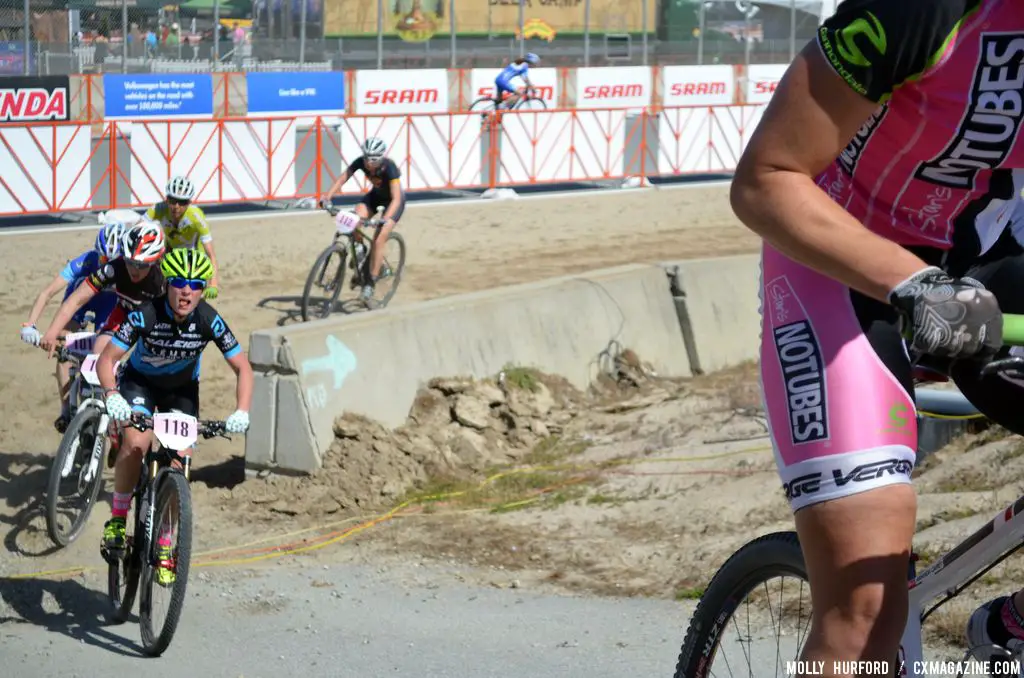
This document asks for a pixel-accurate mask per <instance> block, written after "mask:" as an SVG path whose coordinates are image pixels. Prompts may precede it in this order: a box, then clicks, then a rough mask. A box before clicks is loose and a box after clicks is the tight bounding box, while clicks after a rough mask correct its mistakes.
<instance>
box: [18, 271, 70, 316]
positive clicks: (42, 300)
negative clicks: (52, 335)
mask: <svg viewBox="0 0 1024 678" xmlns="http://www.w3.org/2000/svg"><path fill="white" fill-rule="evenodd" d="M67 284H68V281H67V280H65V279H64V276H62V275H61V274H60V273H58V274H57V277H56V278H54V279H53V280H51V281H50V284H49V285H47V286H46V287H44V288H43V289H42V290H41V291H40V292H39V296H37V297H36V302H35V303H34V304H32V310H31V311H30V312H29V314H28V321H27V322H28V324H29V325H35V324H36V322H37V321H38V320H39V316H41V315H42V314H43V309H44V308H46V304H47V302H49V301H50V299H53V297H54V295H55V294H57V293H58V292H60V291H61V290H62V289H64V288H65V287H67ZM72 315H74V314H73V313H72Z"/></svg>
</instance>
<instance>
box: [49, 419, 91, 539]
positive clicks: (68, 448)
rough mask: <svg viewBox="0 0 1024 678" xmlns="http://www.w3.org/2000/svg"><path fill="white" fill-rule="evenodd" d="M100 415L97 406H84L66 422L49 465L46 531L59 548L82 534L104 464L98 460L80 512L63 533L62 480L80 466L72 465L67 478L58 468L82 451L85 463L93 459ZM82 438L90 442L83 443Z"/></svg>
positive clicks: (79, 469) (79, 471)
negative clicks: (60, 508) (60, 504)
mask: <svg viewBox="0 0 1024 678" xmlns="http://www.w3.org/2000/svg"><path fill="white" fill-rule="evenodd" d="M101 416H102V412H101V411H100V410H99V408H96V407H84V408H82V409H81V410H79V411H78V412H77V413H76V414H75V416H74V417H73V418H72V419H71V422H70V423H69V424H68V428H67V430H66V431H65V432H64V437H63V438H61V441H60V446H59V447H58V448H57V455H56V456H55V457H54V459H53V462H52V464H51V466H50V480H49V483H48V484H47V488H46V531H47V533H48V534H49V535H50V539H51V540H52V541H53V543H54V544H56V545H57V546H60V547H65V546H67V545H68V544H70V543H71V542H73V541H75V539H77V538H78V536H79V535H80V534H81V532H82V529H83V528H84V527H85V524H86V523H87V522H88V520H89V515H90V514H91V513H92V509H93V506H95V505H96V497H97V496H99V493H100V488H101V487H103V464H102V461H101V462H100V463H99V464H98V465H97V468H96V475H95V476H94V477H93V479H92V480H91V481H89V486H88V487H87V488H86V491H85V495H84V496H85V500H86V504H85V507H84V508H83V509H82V512H81V514H80V515H79V516H78V517H77V518H76V519H75V520H74V521H72V523H71V527H70V528H69V529H68V531H67V533H64V532H62V531H61V530H60V525H59V521H58V518H59V516H60V511H59V510H58V509H59V506H58V504H59V502H60V486H61V481H62V480H71V479H73V478H75V477H77V476H78V474H79V473H81V468H80V466H79V465H77V464H73V465H72V467H71V472H70V473H69V474H68V477H67V478H66V479H65V478H62V477H61V469H63V468H64V465H65V463H66V462H67V458H68V456H69V455H72V454H73V455H75V456H76V457H81V456H82V455H83V453H84V454H85V459H84V463H85V464H88V463H89V461H90V460H91V458H92V450H93V444H95V437H96V436H97V435H104V434H103V433H101V432H100V431H99V430H98V427H99V421H100V417H101ZM83 438H84V439H85V440H86V441H87V442H88V443H90V444H89V445H84V444H83V440H82V439H83ZM75 443H77V445H76V444H75ZM76 467H77V468H76Z"/></svg>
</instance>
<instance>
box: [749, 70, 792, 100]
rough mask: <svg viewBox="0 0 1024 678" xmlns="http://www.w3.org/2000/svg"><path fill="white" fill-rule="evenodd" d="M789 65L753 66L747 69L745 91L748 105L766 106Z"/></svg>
mask: <svg viewBox="0 0 1024 678" xmlns="http://www.w3.org/2000/svg"><path fill="white" fill-rule="evenodd" d="M787 68H789V64H753V65H751V66H748V67H747V86H746V89H745V91H744V94H745V96H746V101H747V103H748V104H766V103H768V101H769V100H770V99H771V98H772V94H773V93H774V92H775V88H776V87H778V86H779V80H782V75H783V73H785V72H786V69H787Z"/></svg>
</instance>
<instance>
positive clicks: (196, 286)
mask: <svg viewBox="0 0 1024 678" xmlns="http://www.w3.org/2000/svg"><path fill="white" fill-rule="evenodd" d="M167 284H168V285H170V286H171V287H173V288H174V289H176V290H183V289H185V288H186V287H187V288H189V289H190V290H192V291H194V292H198V291H199V290H204V289H206V281H205V280H189V279H188V278H168V279H167Z"/></svg>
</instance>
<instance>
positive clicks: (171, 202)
mask: <svg viewBox="0 0 1024 678" xmlns="http://www.w3.org/2000/svg"><path fill="white" fill-rule="evenodd" d="M190 202H192V201H191V200H178V199H177V198H168V199H167V204H169V205H180V206H182V207H188V204H189V203H190Z"/></svg>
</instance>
